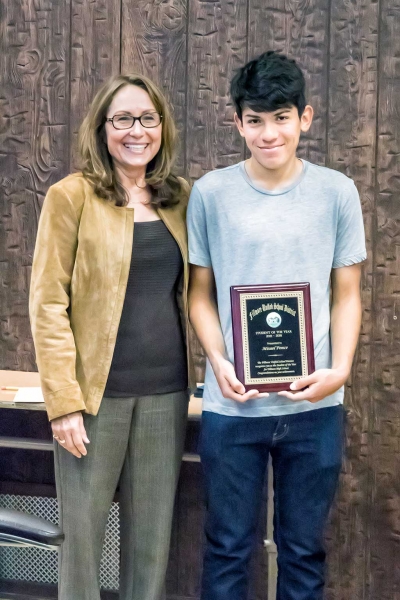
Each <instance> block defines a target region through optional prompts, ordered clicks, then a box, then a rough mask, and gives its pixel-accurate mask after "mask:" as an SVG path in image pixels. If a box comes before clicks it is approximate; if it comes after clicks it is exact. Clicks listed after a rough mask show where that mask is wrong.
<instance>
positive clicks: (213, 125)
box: [186, 0, 247, 180]
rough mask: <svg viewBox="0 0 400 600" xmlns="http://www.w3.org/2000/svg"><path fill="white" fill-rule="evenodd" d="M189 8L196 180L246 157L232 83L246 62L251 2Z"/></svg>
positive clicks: (191, 155)
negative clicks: (235, 120) (230, 90)
mask: <svg viewBox="0 0 400 600" xmlns="http://www.w3.org/2000/svg"><path fill="white" fill-rule="evenodd" d="M189 8H190V10H189V34H188V43H189V56H188V72H189V73H190V77H189V78H188V84H187V85H188V89H187V95H188V97H187V114H188V118H187V130H186V136H187V152H186V162H187V174H188V175H189V177H190V178H191V179H192V180H193V179H198V178H199V177H201V176H202V175H204V174H205V173H207V172H208V171H210V170H211V169H218V168H221V167H227V166H229V165H232V164H234V163H236V162H238V161H239V160H242V159H243V156H244V154H243V143H242V140H241V138H240V136H239V134H238V133H237V131H236V127H235V126H234V124H233V114H234V110H233V106H232V102H231V99H230V96H229V84H230V80H231V78H232V76H233V73H234V69H236V68H238V67H239V66H241V65H242V64H244V62H245V61H246V56H247V48H246V45H247V44H246V35H247V1H246V0H235V1H233V0H221V1H218V0H217V1H215V2H202V1H201V0H192V1H191V2H190V3H189Z"/></svg>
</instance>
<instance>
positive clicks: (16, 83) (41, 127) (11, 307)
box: [0, 0, 69, 371]
mask: <svg viewBox="0 0 400 600" xmlns="http://www.w3.org/2000/svg"><path fill="white" fill-rule="evenodd" d="M0 12H1V17H2V18H1V23H0V28H1V29H0V39H1V42H0V43H1V46H2V47H1V67H0V69H1V71H0V78H1V90H2V91H1V105H2V116H1V130H0V147H1V151H0V152H1V154H0V182H1V196H0V225H1V229H0V293H1V299H0V362H1V365H2V368H3V369H14V370H17V369H21V370H26V371H29V370H35V368H36V367H35V360H34V352H33V344H32V340H31V336H30V328H29V320H28V293H29V292H28V290H29V280H30V265H31V261H32V253H33V248H34V243H35V236H36V226H37V220H38V215H39V210H40V206H41V202H42V200H43V196H44V194H45V193H46V191H47V188H48V187H49V185H50V184H51V183H54V182H55V181H57V180H58V179H60V178H61V177H62V176H63V175H65V174H66V165H67V163H68V159H67V157H68V142H67V140H68V113H69V106H68V68H69V67H68V47H69V45H68V41H69V1H68V0H59V1H56V0H54V1H53V2H51V3H49V2H45V1H44V0H38V1H37V2H28V1H25V2H6V1H5V0H2V2H1V11H0Z"/></svg>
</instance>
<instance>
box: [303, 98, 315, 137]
mask: <svg viewBox="0 0 400 600" xmlns="http://www.w3.org/2000/svg"><path fill="white" fill-rule="evenodd" d="M313 116H314V109H313V107H312V106H310V105H309V104H307V106H306V107H305V109H304V112H303V114H302V115H301V117H300V129H301V131H302V132H303V133H305V132H306V131H308V130H309V129H310V127H311V123H312V120H313Z"/></svg>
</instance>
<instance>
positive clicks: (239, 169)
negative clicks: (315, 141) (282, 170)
mask: <svg viewBox="0 0 400 600" xmlns="http://www.w3.org/2000/svg"><path fill="white" fill-rule="evenodd" d="M188 230H189V261H190V262H191V263H192V264H194V265H199V266H202V267H212V269H213V271H214V276H215V282H216V287H217V301H218V312H219V318H220V322H221V328H222V332H223V336H224V340H225V345H226V349H227V355H228V358H229V360H230V361H231V362H232V363H233V343H232V319H231V304H230V286H232V285H256V284H269V283H276V284H278V283H295V282H304V281H306V282H309V283H310V288H311V304H312V319H313V332H314V348H315V361H316V367H315V368H316V369H322V368H329V367H330V366H331V347H330V336H329V327H330V303H329V300H330V276H331V270H332V269H335V268H338V267H345V266H350V265H353V264H355V263H359V262H361V261H363V260H365V258H366V250H365V237H364V226H363V219H362V213H361V206H360V199H359V196H358V192H357V189H356V187H355V185H354V183H353V181H352V180H351V179H349V178H348V177H346V176H345V175H343V174H342V173H339V172H337V171H333V170H332V169H327V168H325V167H319V166H316V165H313V164H311V163H309V162H307V161H303V171H302V173H301V175H300V176H299V178H298V179H297V180H296V181H295V182H294V183H293V184H292V185H291V186H290V187H288V188H286V189H283V190H279V191H277V192H276V191H274V192H270V191H267V190H265V189H263V188H259V187H257V186H256V185H255V184H254V183H253V182H252V181H251V180H250V179H249V177H248V175H247V173H246V169H245V166H244V163H243V162H241V163H239V164H237V165H234V166H232V167H228V168H226V169H220V170H217V171H213V172H211V173H208V174H207V175H205V176H204V177H202V178H201V179H200V180H199V181H197V182H196V183H195V185H194V187H193V190H192V194H191V196H190V202H189V208H188ZM343 395H344V390H343V388H341V389H340V390H338V391H337V392H335V393H334V394H332V395H331V396H328V397H326V398H325V399H324V400H321V401H320V402H318V403H315V404H314V403H311V402H307V401H301V402H292V401H291V400H288V399H287V398H284V397H282V396H278V395H277V394H276V393H271V394H270V395H269V397H268V398H261V399H257V400H250V401H248V402H246V403H238V402H235V401H234V400H230V399H226V398H224V397H223V396H222V394H221V391H220V389H219V386H218V383H217V380H216V378H215V376H214V372H213V370H212V368H211V366H210V364H209V362H208V361H207V368H206V378H205V389H204V401H203V409H204V410H208V411H212V412H216V413H220V414H224V415H233V416H247V417H261V416H277V415H285V414H291V413H297V412H303V411H307V410H313V409H317V408H325V407H327V406H334V405H337V404H341V403H342V402H343Z"/></svg>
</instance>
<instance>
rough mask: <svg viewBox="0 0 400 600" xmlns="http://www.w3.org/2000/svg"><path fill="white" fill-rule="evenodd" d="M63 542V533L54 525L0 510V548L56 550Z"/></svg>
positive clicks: (26, 515) (13, 511)
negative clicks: (31, 547)
mask: <svg viewBox="0 0 400 600" xmlns="http://www.w3.org/2000/svg"><path fill="white" fill-rule="evenodd" d="M63 540H64V534H63V532H62V531H61V529H60V528H59V527H58V526H57V525H55V524H54V523H51V522H50V521H46V520H45V519H41V518H40V517H36V516H34V515H28V514H26V513H22V512H19V511H17V510H12V509H9V508H0V546H16V547H19V548H21V547H27V546H34V547H36V548H45V549H46V550H58V549H59V547H60V546H61V544H62V542H63Z"/></svg>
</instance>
